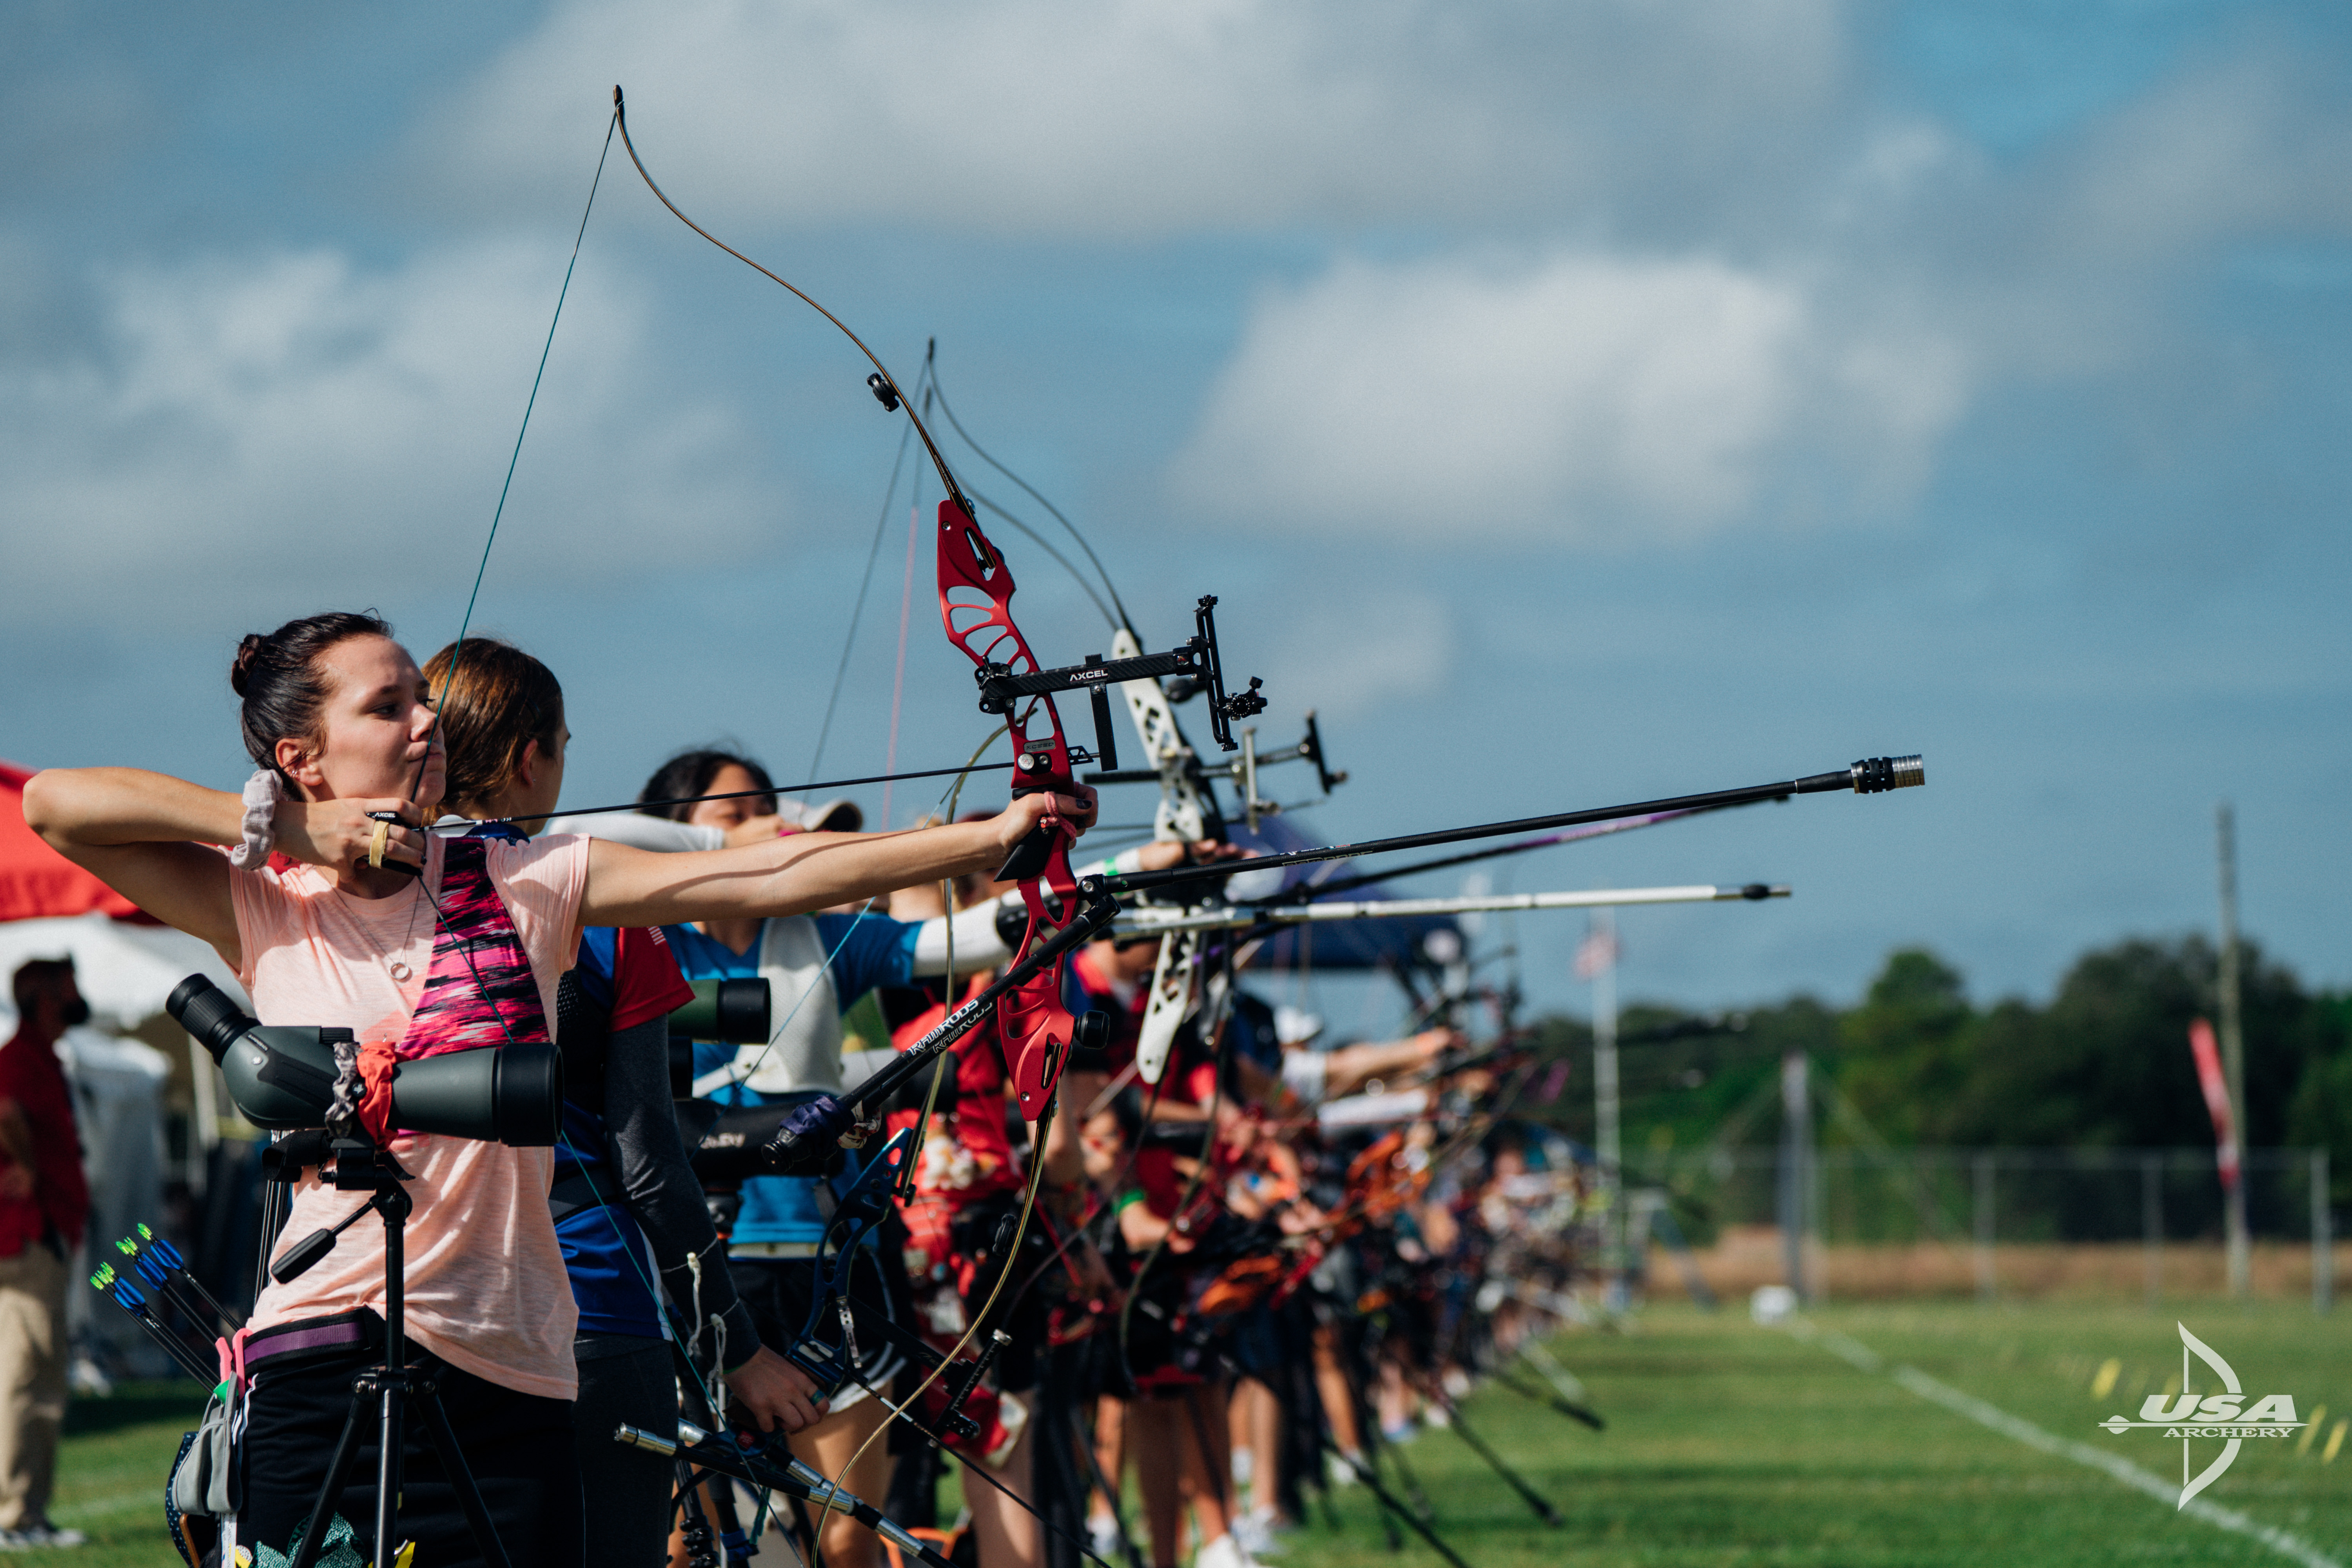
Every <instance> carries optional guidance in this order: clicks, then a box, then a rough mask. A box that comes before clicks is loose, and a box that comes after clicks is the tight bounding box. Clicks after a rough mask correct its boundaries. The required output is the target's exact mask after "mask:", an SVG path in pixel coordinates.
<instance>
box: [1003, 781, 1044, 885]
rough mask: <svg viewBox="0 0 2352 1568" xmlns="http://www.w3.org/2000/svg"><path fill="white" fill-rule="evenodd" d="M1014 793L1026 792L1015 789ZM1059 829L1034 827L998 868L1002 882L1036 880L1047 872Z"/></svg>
mask: <svg viewBox="0 0 2352 1568" xmlns="http://www.w3.org/2000/svg"><path fill="white" fill-rule="evenodd" d="M1013 793H1014V794H1016V795H1018V794H1022V793H1024V792H1022V791H1018V790H1016V791H1014V792H1013ZM1058 831H1059V830H1058V829H1055V828H1051V827H1034V828H1032V829H1030V831H1029V837H1026V838H1024V839H1023V840H1022V841H1021V842H1020V843H1018V844H1016V845H1014V846H1013V853H1012V854H1010V855H1008V856H1006V857H1005V858H1004V864H1003V866H1001V867H999V868H997V872H996V879H997V880H998V881H1000V882H1034V881H1035V880H1036V879H1038V878H1040V877H1042V876H1044V875H1045V867H1046V865H1047V864H1048V863H1049V862H1050V861H1051V860H1052V859H1053V858H1054V838H1055V834H1056V833H1057V832H1058Z"/></svg>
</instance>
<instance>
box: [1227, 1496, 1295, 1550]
mask: <svg viewBox="0 0 2352 1568" xmlns="http://www.w3.org/2000/svg"><path fill="white" fill-rule="evenodd" d="M1275 1529H1276V1526H1275V1521H1274V1510H1272V1509H1264V1508H1254V1509H1251V1510H1249V1511H1248V1512H1246V1513H1244V1514H1242V1515H1241V1516H1239V1517H1238V1518H1236V1519H1235V1520H1234V1540H1236V1541H1238V1542H1241V1543H1242V1550H1243V1551H1244V1552H1248V1553H1249V1554H1250V1555H1251V1556H1253V1557H1279V1556H1281V1555H1282V1554H1283V1553H1284V1552H1286V1551H1288V1550H1289V1548H1288V1547H1286V1546H1285V1545H1283V1543H1282V1542H1281V1541H1280V1540H1279V1539H1277V1538H1276V1534H1275Z"/></svg>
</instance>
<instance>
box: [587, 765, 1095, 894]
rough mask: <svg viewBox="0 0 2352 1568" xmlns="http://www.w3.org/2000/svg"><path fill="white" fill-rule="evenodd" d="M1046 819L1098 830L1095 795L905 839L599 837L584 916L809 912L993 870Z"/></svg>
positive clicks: (1040, 800) (1022, 805)
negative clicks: (672, 848) (698, 841)
mask: <svg viewBox="0 0 2352 1568" xmlns="http://www.w3.org/2000/svg"><path fill="white" fill-rule="evenodd" d="M1046 816H1059V817H1061V818H1062V819H1063V820H1064V821H1066V822H1068V823H1070V824H1071V825H1072V826H1076V827H1077V828H1078V829H1079V830H1081V831H1083V830H1084V829H1085V828H1087V827H1088V826H1092V825H1093V822H1094V816H1095V803H1094V798H1093V796H1092V795H1091V794H1089V795H1087V796H1086V797H1084V799H1083V801H1081V800H1078V799H1074V798H1072V797H1071V796H1068V795H1024V796H1023V797H1022V798H1020V799H1019V800H1016V801H1014V802H1013V804H1012V805H1009V806H1007V807H1006V808H1005V809H1004V810H1003V812H1001V813H999V814H998V815H997V816H993V817H992V818H990V819H989V820H988V821H986V822H956V823H949V824H947V825H945V826H940V827H920V828H916V829H914V830H912V831H910V832H906V833H796V834H793V836H792V837H788V838H775V839H763V840H761V841H760V842H758V843H753V844H743V845H739V846H737V847H734V848H731V849H713V850H708V851H705V852H703V853H700V854H691V855H660V854H655V853H652V852H649V851H646V850H643V849H632V848H630V847H628V846H626V845H624V844H615V843H614V842H613V841H611V840H610V839H604V838H598V839H592V840H590V842H589V847H588V888H587V893H586V896H585V898H584V899H583V900H582V904H581V911H580V912H581V919H582V921H583V923H585V924H588V925H619V926H648V925H676V924H679V923H681V922H685V921H723V920H751V919H761V918H765V917H768V916H772V915H799V914H808V913H810V912H812V911H814V910H824V909H830V908H832V907H833V906H834V905H835V904H845V903H854V902H856V901H857V900H862V899H871V898H877V897H880V896H882V895H885V894H887V893H889V892H890V891H891V890H892V889H898V888H904V887H908V886H911V885H913V884H915V883H919V882H936V881H940V880H941V879H948V878H953V877H962V876H969V875H971V874H973V873H975V872H985V871H993V870H995V869H996V868H997V867H999V866H1000V865H1002V864H1003V862H1004V858H1005V857H1006V856H1008V855H1010V854H1011V853H1012V852H1013V847H1015V846H1016V845H1018V844H1019V843H1020V842H1021V841H1022V840H1023V839H1024V838H1025V837H1028V836H1029V834H1030V832H1031V831H1032V830H1033V829H1034V828H1035V827H1036V826H1037V825H1038V824H1039V823H1040V822H1041V821H1043V820H1044V819H1045V817H1046Z"/></svg>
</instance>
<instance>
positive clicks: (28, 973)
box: [8, 958, 74, 1018]
mask: <svg viewBox="0 0 2352 1568" xmlns="http://www.w3.org/2000/svg"><path fill="white" fill-rule="evenodd" d="M73 977H74V963H73V960H72V959H70V958H35V959H30V960H27V961H26V962H25V963H20V964H18V965H17V966H16V974H15V975H14V976H13V977H12V978H11V979H10V980H9V982H8V989H9V992H10V994H12V995H14V996H15V997H16V1012H17V1015H18V1016H21V1017H27V1018H29V1017H31V1016H32V1014H33V1005H34V1003H35V1002H37V1000H39V998H40V995H41V994H42V993H43V992H50V993H54V992H55V991H56V989H57V987H58V984H60V983H61V982H62V983H65V984H71V983H72V981H73Z"/></svg>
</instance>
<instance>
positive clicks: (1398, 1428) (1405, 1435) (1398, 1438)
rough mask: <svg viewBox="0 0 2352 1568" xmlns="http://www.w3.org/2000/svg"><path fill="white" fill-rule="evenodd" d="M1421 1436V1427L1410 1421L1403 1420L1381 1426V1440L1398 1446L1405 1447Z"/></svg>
mask: <svg viewBox="0 0 2352 1568" xmlns="http://www.w3.org/2000/svg"><path fill="white" fill-rule="evenodd" d="M1418 1436H1421V1428H1420V1427H1418V1426H1414V1425H1413V1424H1412V1422H1410V1421H1401V1422H1399V1423H1397V1425H1395V1426H1383V1427H1381V1442H1383V1443H1387V1444H1390V1445H1391V1446H1392V1447H1403V1446H1404V1445H1405V1444H1407V1443H1410V1442H1412V1440H1413V1439H1414V1438H1415V1437H1418Z"/></svg>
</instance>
